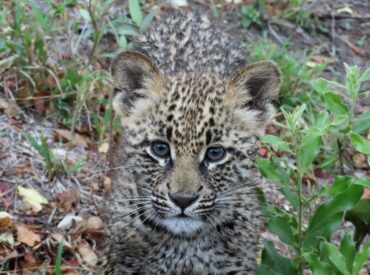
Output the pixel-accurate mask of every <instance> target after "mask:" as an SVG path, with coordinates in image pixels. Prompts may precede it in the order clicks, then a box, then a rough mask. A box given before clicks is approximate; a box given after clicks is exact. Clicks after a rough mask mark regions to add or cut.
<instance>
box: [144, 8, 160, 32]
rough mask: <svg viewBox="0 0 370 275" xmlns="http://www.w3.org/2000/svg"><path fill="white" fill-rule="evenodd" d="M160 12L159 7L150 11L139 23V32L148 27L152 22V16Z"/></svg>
mask: <svg viewBox="0 0 370 275" xmlns="http://www.w3.org/2000/svg"><path fill="white" fill-rule="evenodd" d="M159 11H160V7H155V8H154V9H152V10H151V11H150V12H149V13H148V14H147V15H146V16H145V17H144V19H143V21H142V22H141V25H140V29H141V30H145V29H146V28H147V27H148V25H149V24H150V22H152V20H153V18H154V16H155V15H156V14H157V13H158V12H159Z"/></svg>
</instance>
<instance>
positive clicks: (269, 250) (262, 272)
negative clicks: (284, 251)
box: [256, 241, 298, 275]
mask: <svg viewBox="0 0 370 275" xmlns="http://www.w3.org/2000/svg"><path fill="white" fill-rule="evenodd" d="M272 274H284V275H297V274H298V272H297V271H296V270H294V269H293V267H292V265H291V262H290V260H289V259H287V258H285V257H283V256H281V255H279V253H278V252H277V250H276V249H275V247H274V244H273V243H272V242H271V241H265V242H264V249H263V251H262V262H261V265H260V266H259V267H258V269H257V272H256V275H272Z"/></svg>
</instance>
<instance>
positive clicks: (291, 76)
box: [249, 37, 326, 110]
mask: <svg viewBox="0 0 370 275" xmlns="http://www.w3.org/2000/svg"><path fill="white" fill-rule="evenodd" d="M249 49H250V56H249V60H250V62H255V61H260V60H264V59H271V60H274V61H275V62H276V63H277V65H278V66H279V68H280V70H281V72H282V75H283V83H282V86H281V89H280V94H279V98H278V99H277V100H278V104H279V105H280V106H282V107H284V108H286V109H287V110H292V109H293V106H296V105H297V103H298V104H299V102H302V101H303V102H305V103H306V104H307V105H308V108H311V105H314V104H315V102H314V100H315V98H312V97H310V96H307V92H308V91H310V90H311V87H310V82H311V81H312V79H313V78H315V77H317V76H318V75H319V74H320V73H321V72H322V71H323V70H324V69H325V67H326V64H325V63H323V64H317V65H316V66H308V64H309V63H308V61H309V60H310V58H311V55H306V53H304V54H303V55H302V54H300V55H298V54H290V53H288V49H289V43H288V42H287V43H286V44H285V45H283V46H278V45H276V44H275V43H273V42H272V41H271V40H269V39H267V38H266V37H263V38H261V40H260V41H258V42H257V43H253V44H251V45H249Z"/></svg>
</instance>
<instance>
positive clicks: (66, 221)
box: [57, 215, 82, 229]
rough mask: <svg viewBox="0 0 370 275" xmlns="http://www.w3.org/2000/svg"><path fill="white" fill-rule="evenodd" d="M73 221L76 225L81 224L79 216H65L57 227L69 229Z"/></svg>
mask: <svg viewBox="0 0 370 275" xmlns="http://www.w3.org/2000/svg"><path fill="white" fill-rule="evenodd" d="M73 221H74V222H76V223H78V222H82V218H81V217H80V216H73V215H67V216H65V217H64V218H63V219H62V220H61V221H60V222H59V223H58V225H57V227H58V228H60V229H70V228H71V226H72V223H73Z"/></svg>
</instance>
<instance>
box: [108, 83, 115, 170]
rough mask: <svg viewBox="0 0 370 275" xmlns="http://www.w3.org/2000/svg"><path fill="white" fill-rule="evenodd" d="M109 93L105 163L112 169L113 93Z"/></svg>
mask: <svg viewBox="0 0 370 275" xmlns="http://www.w3.org/2000/svg"><path fill="white" fill-rule="evenodd" d="M112 90H113V91H111V93H110V94H109V109H110V118H109V131H108V144H109V148H108V154H107V161H108V167H109V168H112V167H113V150H112V145H113V118H114V115H113V104H112V100H113V93H114V89H112Z"/></svg>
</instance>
